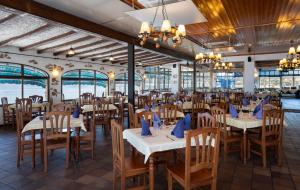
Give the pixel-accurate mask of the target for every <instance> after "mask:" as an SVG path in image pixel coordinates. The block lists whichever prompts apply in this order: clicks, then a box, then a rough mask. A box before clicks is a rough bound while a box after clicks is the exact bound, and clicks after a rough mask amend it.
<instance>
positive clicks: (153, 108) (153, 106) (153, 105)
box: [152, 102, 156, 110]
mask: <svg viewBox="0 0 300 190" xmlns="http://www.w3.org/2000/svg"><path fill="white" fill-rule="evenodd" d="M155 107H156V105H155V103H154V102H153V103H152V110H155Z"/></svg>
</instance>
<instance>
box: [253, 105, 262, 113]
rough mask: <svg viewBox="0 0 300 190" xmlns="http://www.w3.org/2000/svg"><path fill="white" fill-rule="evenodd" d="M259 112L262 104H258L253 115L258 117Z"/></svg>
mask: <svg viewBox="0 0 300 190" xmlns="http://www.w3.org/2000/svg"><path fill="white" fill-rule="evenodd" d="M259 110H261V104H258V105H257V106H256V107H255V108H254V110H253V115H256V113H257V112H259Z"/></svg>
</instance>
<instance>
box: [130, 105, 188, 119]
mask: <svg viewBox="0 0 300 190" xmlns="http://www.w3.org/2000/svg"><path fill="white" fill-rule="evenodd" d="M144 111H146V109H144V108H140V109H137V110H135V113H141V112H144ZM151 111H154V112H157V111H158V107H156V108H155V109H152V108H151ZM176 116H177V118H184V117H185V115H184V113H183V112H181V111H178V110H177V111H176ZM161 118H162V119H164V116H163V115H162V116H161Z"/></svg>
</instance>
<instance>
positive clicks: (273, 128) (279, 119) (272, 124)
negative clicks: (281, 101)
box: [261, 109, 284, 142]
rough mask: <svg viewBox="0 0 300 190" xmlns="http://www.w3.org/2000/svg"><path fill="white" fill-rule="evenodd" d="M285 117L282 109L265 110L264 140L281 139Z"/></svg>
mask: <svg viewBox="0 0 300 190" xmlns="http://www.w3.org/2000/svg"><path fill="white" fill-rule="evenodd" d="M283 118H284V114H283V111H282V110H280V109H269V110H264V112H263V125H262V136H261V137H262V141H263V142H265V141H266V140H267V139H270V138H271V139H272V140H274V141H281V139H282V130H283Z"/></svg>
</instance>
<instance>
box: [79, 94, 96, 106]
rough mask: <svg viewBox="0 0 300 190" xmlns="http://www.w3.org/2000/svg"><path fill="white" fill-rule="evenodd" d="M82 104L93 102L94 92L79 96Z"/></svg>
mask: <svg viewBox="0 0 300 190" xmlns="http://www.w3.org/2000/svg"><path fill="white" fill-rule="evenodd" d="M79 100H80V101H79V103H80V106H83V105H91V104H92V102H93V94H92V93H88V92H87V93H83V94H81V95H80V96H79Z"/></svg>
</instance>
